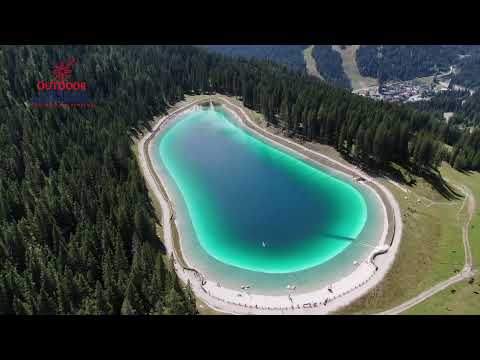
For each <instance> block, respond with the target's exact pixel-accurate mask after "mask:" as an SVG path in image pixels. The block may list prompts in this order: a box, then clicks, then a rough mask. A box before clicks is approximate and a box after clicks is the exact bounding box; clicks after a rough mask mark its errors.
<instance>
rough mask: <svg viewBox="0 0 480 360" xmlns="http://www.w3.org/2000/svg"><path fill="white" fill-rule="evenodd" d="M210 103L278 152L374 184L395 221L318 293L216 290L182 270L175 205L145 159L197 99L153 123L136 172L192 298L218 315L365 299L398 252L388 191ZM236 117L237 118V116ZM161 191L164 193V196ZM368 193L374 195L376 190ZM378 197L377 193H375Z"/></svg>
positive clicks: (305, 310)
mask: <svg viewBox="0 0 480 360" xmlns="http://www.w3.org/2000/svg"><path fill="white" fill-rule="evenodd" d="M212 100H213V101H214V102H221V103H223V105H224V106H225V108H226V109H227V110H229V111H230V112H231V113H232V114H233V115H234V116H235V117H236V118H237V119H239V120H240V122H241V123H242V124H243V126H245V127H246V128H247V129H249V130H250V131H253V132H255V133H256V135H257V136H259V137H263V138H265V139H267V140H268V141H269V142H274V140H273V139H276V138H278V140H279V141H281V143H278V142H275V144H274V145H275V146H277V147H280V148H282V147H286V146H285V145H283V144H282V143H285V142H286V143H288V144H291V145H292V147H289V151H293V152H297V153H298V154H300V155H302V156H308V154H309V153H312V154H315V155H316V156H320V157H322V158H325V160H328V161H329V162H331V163H333V164H335V165H336V166H337V167H338V168H340V169H348V170H349V171H350V172H353V173H355V174H357V175H358V176H361V177H363V178H364V179H366V182H365V183H364V185H365V186H369V185H368V183H372V184H375V186H376V187H377V188H379V189H380V190H381V191H382V192H383V193H384V195H385V197H386V198H387V200H388V202H389V205H390V208H391V209H392V210H393V215H394V216H393V217H394V219H395V221H394V235H393V240H392V242H391V245H390V241H389V239H387V230H388V223H387V216H386V213H385V217H384V218H385V222H384V232H383V235H382V238H381V239H380V241H379V246H377V247H376V248H375V249H374V250H373V251H372V252H371V254H370V255H369V256H368V258H367V260H365V261H362V262H360V263H359V264H358V266H357V268H356V269H355V270H354V271H353V272H352V273H351V274H350V275H348V276H346V277H344V278H342V279H340V280H338V281H337V282H335V283H333V284H332V285H331V287H324V288H322V289H318V290H315V291H311V292H307V293H300V294H296V293H295V292H291V296H287V295H282V296H273V295H259V294H249V293H248V290H240V289H238V290H237V289H227V288H224V287H219V286H218V284H217V283H216V282H214V281H210V280H209V279H204V278H203V276H202V275H201V274H198V272H196V271H194V270H192V269H191V268H190V267H189V264H188V259H184V261H185V262H186V265H187V268H183V267H182V266H181V265H180V263H179V261H178V255H177V254H176V253H175V249H174V245H173V236H172V229H171V226H169V225H170V220H171V219H172V221H175V216H174V206H173V205H171V203H170V201H169V199H168V198H169V197H170V196H168V189H167V188H166V187H165V186H163V184H162V180H161V178H160V174H158V172H157V171H156V170H155V168H154V167H153V166H152V163H151V160H150V153H151V146H150V145H151V140H152V139H153V138H154V137H155V136H157V135H158V134H159V133H160V132H161V131H162V130H163V129H164V127H165V126H164V124H165V123H166V121H172V120H175V118H176V117H177V116H178V115H179V114H180V113H182V112H183V111H185V110H187V109H188V108H190V107H192V106H194V105H197V104H199V103H204V102H206V101H207V100H198V101H194V102H192V103H190V104H187V105H185V106H183V107H181V108H179V109H177V110H175V111H173V112H172V113H170V114H168V115H166V116H164V117H162V118H160V119H158V121H157V123H156V124H155V126H154V128H153V131H152V132H149V133H147V134H146V135H145V136H144V137H143V138H142V139H141V140H140V141H139V142H138V149H139V159H140V165H141V169H142V172H143V174H144V176H145V179H146V182H147V184H148V186H149V188H150V189H151V190H152V191H153V194H154V195H155V197H156V198H157V199H158V201H159V203H160V206H161V208H162V225H163V227H162V228H163V230H164V245H165V248H166V250H167V253H168V254H169V255H170V254H172V253H173V256H174V259H175V269H176V272H177V274H178V276H179V278H180V279H181V280H182V281H183V282H184V283H186V282H187V281H190V283H191V286H192V289H193V291H194V293H195V295H196V296H197V297H198V298H200V299H201V300H202V301H204V302H205V303H206V304H208V306H210V307H212V308H213V309H215V310H217V311H221V312H224V313H230V314H265V315H268V314H295V315H296V314H298V315H300V314H318V315H320V314H327V313H330V312H332V311H335V310H338V309H340V308H341V307H344V306H346V305H348V304H350V303H351V302H352V301H354V300H355V299H357V298H359V297H360V296H362V295H365V294H366V293H367V292H368V291H369V290H371V289H372V288H373V287H375V286H376V285H377V284H378V283H379V282H380V281H381V280H382V279H383V277H384V276H385V274H386V273H387V272H388V270H389V269H390V267H391V265H392V263H393V260H394V258H395V254H396V253H397V250H398V248H399V245H400V240H401V236H402V221H401V213H400V208H399V206H398V204H397V202H396V200H395V198H394V197H393V195H392V194H391V192H390V191H389V190H388V189H387V188H386V187H385V186H383V185H382V184H381V183H379V182H378V181H377V180H376V179H374V178H372V177H370V176H368V175H366V174H365V173H363V172H362V171H361V170H359V169H358V168H356V167H354V166H347V165H344V164H342V163H340V162H338V161H336V160H334V159H331V158H329V157H328V156H325V155H323V154H320V153H318V152H315V151H313V150H311V149H308V148H306V147H304V146H302V145H299V144H296V143H294V142H293V141H291V140H289V139H286V138H283V137H280V136H278V135H274V134H271V133H268V134H267V135H268V137H267V136H265V135H264V132H265V130H264V129H262V128H261V127H260V126H258V125H257V124H255V123H254V122H253V121H252V120H251V119H250V118H249V116H248V115H247V114H246V113H245V111H244V110H243V109H242V108H241V107H239V106H237V105H235V104H233V103H232V102H230V101H229V100H228V99H226V98H224V97H219V96H215V97H214V98H213V99H212ZM239 114H241V115H242V116H239ZM245 122H248V125H247V124H245ZM296 148H299V149H301V151H302V153H300V152H299V151H296V150H295V149H296ZM321 166H324V167H325V164H321ZM332 170H334V171H337V172H338V171H339V170H338V169H332ZM162 187H163V189H164V191H165V192H166V194H164V193H163V191H162ZM372 190H373V188H372ZM373 191H374V192H375V193H376V194H377V192H376V191H375V190H373ZM165 195H166V196H165ZM377 196H379V195H378V194H377ZM379 198H380V197H379ZM380 201H381V198H380ZM381 203H382V205H383V201H381ZM383 207H384V211H385V212H386V209H385V206H384V205H383ZM180 248H181V239H180Z"/></svg>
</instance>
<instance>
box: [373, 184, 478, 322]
mask: <svg viewBox="0 0 480 360" xmlns="http://www.w3.org/2000/svg"><path fill="white" fill-rule="evenodd" d="M463 187H464V190H463V192H464V193H465V196H466V197H467V198H468V219H467V221H465V224H464V225H463V228H462V239H463V247H464V249H465V266H464V267H463V269H462V271H460V272H459V273H458V274H457V275H455V276H452V277H451V278H449V279H447V280H445V281H442V282H440V283H438V284H437V285H435V286H433V287H431V288H430V289H427V290H425V291H424V292H422V293H420V294H419V295H417V296H415V297H414V298H413V299H410V300H408V301H406V302H404V303H403V304H400V305H398V306H395V307H394V308H392V309H390V310H387V311H384V312H381V313H379V314H377V315H397V314H400V313H402V312H404V311H406V310H408V309H410V308H412V307H413V306H415V305H417V304H419V303H421V302H422V301H425V300H426V299H428V298H430V297H432V296H433V295H435V294H436V293H438V292H440V291H442V290H444V289H446V288H447V287H449V286H451V285H453V284H456V283H458V282H460V281H463V280H466V279H468V278H471V277H472V276H474V275H475V273H476V272H477V271H476V270H474V269H472V267H473V261H472V251H471V249H470V241H469V237H468V229H469V226H470V222H471V221H472V218H473V215H474V213H475V207H476V203H475V197H474V196H473V193H472V192H471V190H470V189H469V188H468V187H466V186H463Z"/></svg>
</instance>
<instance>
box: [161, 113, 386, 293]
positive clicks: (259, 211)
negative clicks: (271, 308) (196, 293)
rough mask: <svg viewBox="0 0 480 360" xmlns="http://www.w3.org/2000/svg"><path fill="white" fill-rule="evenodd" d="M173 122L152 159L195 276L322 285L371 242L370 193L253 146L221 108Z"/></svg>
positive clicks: (375, 218)
mask: <svg viewBox="0 0 480 360" xmlns="http://www.w3.org/2000/svg"><path fill="white" fill-rule="evenodd" d="M180 116H181V118H180V119H178V120H177V121H175V122H174V123H173V124H172V125H170V126H169V127H168V129H166V130H165V132H164V134H163V135H162V136H160V137H159V138H158V139H156V140H155V142H154V159H155V163H156V165H157V167H158V169H159V171H160V172H161V173H163V174H164V175H165V176H166V177H167V178H168V182H167V188H168V190H169V193H173V199H172V200H173V201H174V203H175V207H176V208H177V213H179V215H177V223H179V227H180V229H179V231H180V233H181V241H182V250H183V251H184V252H186V254H185V256H187V258H188V259H189V261H191V262H193V263H194V265H195V266H197V267H199V268H200V269H201V270H202V271H203V272H206V273H207V274H209V275H210V276H212V277H215V278H218V279H219V281H220V280H221V281H223V282H227V283H229V282H230V281H233V282H235V286H236V285H237V283H236V281H245V280H248V281H250V282H254V283H255V281H257V282H258V281H260V280H261V279H263V280H261V281H263V285H262V286H263V287H267V288H270V287H271V288H272V289H273V288H274V287H276V286H283V280H285V281H286V279H287V278H286V276H287V275H288V274H296V275H295V279H296V281H297V283H304V284H307V283H308V282H309V279H313V278H314V277H315V276H317V278H318V275H319V274H322V275H324V280H325V281H330V280H329V279H330V278H331V277H332V276H333V275H338V274H340V273H342V272H345V271H350V270H351V268H352V266H351V265H349V263H350V264H351V261H352V260H353V259H357V260H358V259H359V258H360V257H362V256H364V255H365V254H366V253H367V252H368V250H369V249H370V250H371V247H372V246H373V245H374V243H375V241H378V237H377V238H375V237H376V236H378V235H379V226H372V224H373V223H375V224H377V225H378V224H379V223H380V222H381V221H382V217H381V214H380V213H379V211H378V205H379V204H378V200H376V199H375V196H373V194H368V193H366V192H365V191H362V190H360V189H359V188H358V187H357V186H356V185H355V184H353V183H352V182H351V181H347V180H346V179H341V178H339V177H337V176H333V175H332V174H331V173H329V172H328V171H327V170H325V169H321V168H319V167H318V166H313V165H312V164H310V163H308V162H307V161H304V160H303V159H300V158H299V157H297V156H295V155H294V154H292V153H287V152H284V151H282V150H280V149H278V148H276V147H274V146H272V145H270V144H268V143H267V142H264V141H263V140H260V139H259V138H257V137H255V136H254V135H252V134H250V133H249V132H248V131H247V130H245V129H243V128H242V127H241V126H239V125H238V124H237V123H236V121H235V120H234V119H232V118H231V117H230V114H229V113H227V112H226V111H225V110H223V109H222V108H221V107H217V108H215V109H214V110H212V109H208V108H206V107H197V108H196V110H195V111H190V112H187V113H185V114H183V115H180ZM375 202H377V203H375ZM359 239H360V240H359ZM362 244H363V246H359V245H362ZM368 244H370V245H368ZM342 254H344V255H343V256H342ZM345 254H346V256H345ZM328 264H330V266H328ZM335 264H336V265H335ZM342 264H343V265H342ZM332 266H333V267H332ZM335 266H340V267H343V268H342V269H335ZM322 269H323V270H322ZM232 271H235V272H236V274H235V275H232ZM255 274H257V275H255ZM258 274H261V276H260V277H258ZM302 276H303V277H304V279H303V280H302V279H301V278H302ZM287 277H288V276H287ZM282 279H283V280H282ZM290 280H291V279H290ZM265 281H266V282H270V284H269V285H266V284H265ZM257 285H259V284H257ZM262 286H260V287H262ZM307 287H308V286H307Z"/></svg>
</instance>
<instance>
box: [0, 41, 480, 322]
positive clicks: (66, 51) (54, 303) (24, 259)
mask: <svg viewBox="0 0 480 360" xmlns="http://www.w3.org/2000/svg"><path fill="white" fill-rule="evenodd" d="M71 57H74V58H75V59H77V63H76V64H75V66H74V67H73V74H72V79H73V80H78V81H85V82H86V83H87V84H88V90H87V91H88V93H89V95H90V97H91V99H92V101H93V102H95V104H96V107H95V108H92V109H80V108H78V109H34V108H32V107H31V106H30V100H31V99H32V98H33V97H35V96H37V89H36V83H37V81H39V80H45V81H49V80H51V71H52V67H53V65H54V64H57V63H58V62H59V61H61V60H67V59H69V58H71ZM0 68H1V69H2V72H1V73H0V148H1V152H2V156H1V157H0V313H1V314H196V313H197V310H196V306H195V298H194V296H193V293H192V291H191V289H190V286H188V285H187V286H186V287H184V286H183V285H182V284H181V283H180V282H179V280H178V278H177V277H176V275H175V273H174V272H173V271H172V264H171V260H169V258H168V254H164V251H163V248H162V246H161V241H160V239H159V238H158V235H157V233H156V230H155V224H156V223H157V222H158V220H157V218H156V214H155V212H154V210H153V207H152V205H150V201H149V199H148V194H147V189H146V185H145V182H144V180H143V177H142V175H141V172H140V169H139V166H138V164H137V162H136V159H135V154H134V152H133V138H134V137H135V136H137V135H138V133H139V131H142V130H143V129H145V128H148V123H149V122H150V120H151V119H152V117H153V116H154V115H158V114H161V113H165V111H166V110H167V108H168V107H169V106H170V105H173V104H174V103H176V102H178V101H180V100H182V99H183V98H184V95H185V94H195V93H214V92H217V93H221V94H226V95H235V96H239V97H241V98H242V99H243V101H244V103H245V105H246V106H247V107H249V108H252V109H254V110H257V111H260V112H261V113H263V114H264V115H265V118H266V119H267V121H268V122H269V123H270V124H271V125H272V126H278V127H282V128H283V129H284V131H285V133H286V134H287V135H288V136H298V137H302V138H304V139H306V140H315V141H319V142H321V143H325V144H330V145H332V146H334V147H335V148H336V149H338V150H339V151H340V152H342V153H344V154H345V155H348V156H350V157H354V158H355V159H357V160H358V161H361V162H363V163H365V164H368V166H370V167H379V168H381V167H383V166H388V164H389V163H391V162H395V163H398V164H402V165H408V166H410V167H414V168H418V169H435V168H436V167H437V166H438V165H439V163H440V162H441V160H447V161H450V162H452V164H454V165H455V166H456V167H458V168H460V169H476V170H478V169H480V161H479V160H480V159H479V156H480V155H479V154H480V133H479V132H478V131H477V132H474V133H472V134H469V133H466V132H462V131H461V130H460V129H458V128H456V127H453V126H450V125H448V124H445V123H444V122H440V121H439V120H438V119H436V118H435V117H433V115H431V114H429V113H426V112H421V111H418V110H417V109H414V108H411V107H406V106H401V105H397V104H388V103H379V102H375V101H374V100H370V99H366V98H363V97H360V96H356V95H352V94H350V93H349V92H348V91H346V90H343V89H337V88H333V87H331V86H329V85H327V84H325V83H324V82H322V81H320V80H318V79H314V78H309V77H307V76H306V75H304V74H301V73H298V72H295V71H292V70H290V69H289V68H288V67H286V66H281V65H275V64H272V63H270V62H264V61H259V60H253V59H250V60H249V59H236V60H235V59H231V58H227V57H225V56H222V55H218V54H211V53H209V52H207V51H206V50H204V49H200V48H196V47H191V46H90V45H82V46H2V47H0ZM444 143H448V144H450V145H452V146H453V149H454V150H453V152H452V154H448V153H446V152H445V151H444ZM165 255H167V256H165Z"/></svg>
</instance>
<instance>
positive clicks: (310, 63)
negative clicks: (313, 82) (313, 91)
mask: <svg viewBox="0 0 480 360" xmlns="http://www.w3.org/2000/svg"><path fill="white" fill-rule="evenodd" d="M314 46H315V45H310V46H309V47H308V48H306V49H305V50H303V57H304V58H305V63H306V64H307V73H308V75H311V76H315V77H317V78H319V79H322V80H325V79H324V78H323V77H322V75H321V74H320V73H319V71H318V68H317V62H316V61H315V58H314V57H313V55H312V52H313V48H314Z"/></svg>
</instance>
